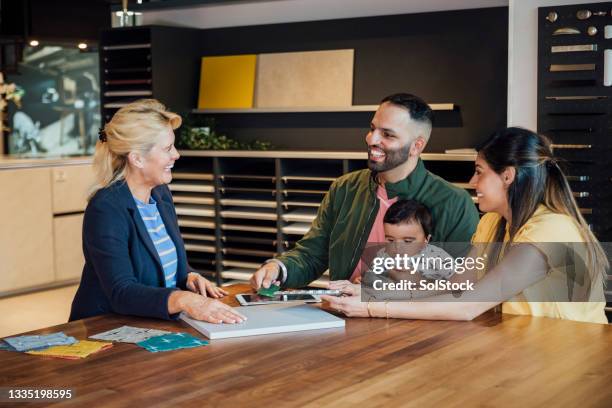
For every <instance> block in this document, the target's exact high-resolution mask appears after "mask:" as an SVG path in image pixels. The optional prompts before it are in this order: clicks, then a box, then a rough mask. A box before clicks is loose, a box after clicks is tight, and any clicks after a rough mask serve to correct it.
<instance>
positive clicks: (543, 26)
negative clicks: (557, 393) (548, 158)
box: [538, 2, 612, 314]
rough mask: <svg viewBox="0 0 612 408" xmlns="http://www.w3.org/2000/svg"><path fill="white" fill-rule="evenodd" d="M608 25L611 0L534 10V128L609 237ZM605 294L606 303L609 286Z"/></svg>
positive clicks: (611, 102)
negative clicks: (550, 146) (560, 161)
mask: <svg viewBox="0 0 612 408" xmlns="http://www.w3.org/2000/svg"><path fill="white" fill-rule="evenodd" d="M607 25H610V26H612V2H606V3H592V4H580V5H570V6H560V7H541V8H539V11H538V28H539V29H538V131H539V132H540V133H542V134H544V135H547V136H548V137H550V139H551V140H552V142H553V148H554V154H555V155H556V156H558V157H560V158H562V159H563V167H565V169H564V170H565V173H566V175H567V176H568V179H569V182H570V185H571V187H572V190H573V191H574V197H575V198H576V200H577V202H578V205H579V207H580V209H581V212H582V214H583V215H584V217H585V219H586V220H587V222H588V223H589V226H590V227H591V229H592V231H593V232H594V233H595V235H596V236H597V238H598V239H599V240H600V241H602V242H607V243H609V242H610V241H612V137H611V136H612V115H611V114H612V86H610V85H612V83H609V84H606V83H605V82H606V81H604V76H605V72H604V71H605V65H606V64H605V58H604V54H605V50H607V49H610V50H612V38H610V39H606V38H605V37H606V35H605V26H607ZM611 28H612V27H611ZM611 34H612V33H611ZM611 62H612V61H611ZM609 69H610V70H612V66H610V67H609ZM611 81H612V79H611ZM608 282H610V283H612V276H609V277H608ZM606 296H607V297H608V301H609V302H608V306H610V304H611V303H610V301H611V300H612V292H606ZM608 313H609V314H610V312H608Z"/></svg>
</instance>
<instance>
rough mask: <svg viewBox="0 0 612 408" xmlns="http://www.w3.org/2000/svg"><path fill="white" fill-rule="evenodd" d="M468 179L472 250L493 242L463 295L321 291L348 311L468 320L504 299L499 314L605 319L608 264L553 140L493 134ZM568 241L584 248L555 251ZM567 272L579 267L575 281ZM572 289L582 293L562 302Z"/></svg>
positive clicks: (346, 285) (518, 131) (514, 131)
mask: <svg viewBox="0 0 612 408" xmlns="http://www.w3.org/2000/svg"><path fill="white" fill-rule="evenodd" d="M470 184H472V185H473V186H474V188H475V189H476V193H477V195H478V205H479V207H480V210H481V211H482V212H485V213H486V214H485V215H484V216H483V217H482V219H481V220H480V223H479V224H478V227H477V229H476V233H475V234H474V236H473V238H472V241H473V243H474V244H475V247H474V248H475V250H473V253H472V254H475V253H478V251H479V248H483V246H484V248H488V247H490V248H491V250H486V252H485V253H486V254H487V255H489V256H488V263H489V265H488V271H487V273H486V275H484V277H483V278H482V279H481V280H480V281H479V282H478V283H476V284H475V285H474V290H472V291H469V292H463V294H462V295H461V296H460V299H458V298H455V297H454V296H453V295H451V294H440V295H438V296H431V297H428V298H424V299H419V300H418V301H413V302H370V303H368V302H362V301H361V297H360V287H359V286H357V285H352V284H350V282H346V281H336V282H331V283H330V285H329V286H330V288H332V289H341V290H343V291H344V292H346V293H347V294H350V295H351V296H349V297H344V298H333V297H329V296H324V297H323V298H325V300H327V301H329V303H330V305H331V307H332V308H334V309H336V310H339V311H341V312H343V313H345V314H346V315H348V316H368V315H369V316H371V317H397V318H405V319H429V320H471V319H473V318H475V317H476V316H478V315H480V314H482V313H483V312H485V311H487V310H488V309H490V308H492V307H494V306H496V305H498V304H500V303H503V306H502V310H503V312H504V313H509V314H521V315H532V316H543V317H550V318H557V319H566V320H575V321H582V322H591V323H603V324H607V323H608V321H607V319H606V315H605V311H604V307H605V298H604V292H603V287H604V283H603V282H604V277H605V275H606V271H607V270H608V268H609V267H610V265H609V263H608V259H607V256H606V253H605V252H604V250H603V248H602V246H601V245H600V243H599V242H598V241H597V239H596V238H595V236H594V235H593V233H592V232H591V231H590V229H589V227H588V225H587V223H586V222H585V220H584V218H583V217H582V215H581V214H580V210H579V208H578V205H577V204H576V200H575V199H574V197H573V194H572V191H571V189H570V186H569V184H568V182H567V179H566V177H565V175H564V174H563V172H562V171H561V168H560V167H559V164H558V162H557V159H556V158H555V157H554V156H553V154H552V150H551V146H550V141H549V140H548V139H547V138H546V137H544V136H541V135H538V134H536V133H534V132H531V131H529V130H527V129H522V128H507V129H504V130H502V131H499V132H497V133H495V134H494V135H493V136H492V137H491V138H490V139H489V140H487V141H486V142H485V143H484V145H483V146H482V147H481V148H480V149H479V150H478V157H477V158H476V171H475V174H474V176H473V177H472V180H471V181H470ZM491 244H493V245H491ZM565 248H580V249H582V250H583V251H579V252H577V253H576V254H577V255H579V256H578V257H574V258H569V260H568V259H567V258H566V257H565V254H566V253H565V252H564V251H561V250H560V249H565ZM473 256H474V255H472V257H473ZM564 271H565V272H564ZM567 271H574V272H578V271H582V272H581V273H582V274H581V273H578V274H577V275H576V279H575V282H572V280H571V279H570V278H571V276H570V274H568V272H567ZM457 277H458V275H457V274H456V275H455V276H454V277H453V278H457ZM559 277H561V278H562V279H559ZM451 280H453V279H451ZM580 282H582V283H581V284H578V283H580ZM570 283H573V285H570V286H568V285H569V284H570ZM569 288H571V289H572V290H573V291H574V292H573V293H575V291H576V290H583V291H584V293H582V294H581V295H579V296H576V297H572V299H576V298H577V299H578V301H576V300H573V301H567V299H569V298H568V297H567V296H566V295H567V294H568V293H570V292H569ZM559 299H563V300H559Z"/></svg>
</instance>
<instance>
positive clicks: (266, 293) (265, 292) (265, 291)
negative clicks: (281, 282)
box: [257, 285, 280, 297]
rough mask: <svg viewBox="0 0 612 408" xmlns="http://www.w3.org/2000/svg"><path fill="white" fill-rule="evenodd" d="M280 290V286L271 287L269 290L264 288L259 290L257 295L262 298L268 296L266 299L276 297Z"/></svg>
mask: <svg viewBox="0 0 612 408" xmlns="http://www.w3.org/2000/svg"><path fill="white" fill-rule="evenodd" d="M278 290H280V286H278V285H270V287H269V288H267V289H266V288H264V287H261V288H259V290H258V291H257V294H258V295H261V296H266V297H274V296H276V295H275V294H274V293H275V292H277V291H278Z"/></svg>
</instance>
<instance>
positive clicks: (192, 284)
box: [187, 272, 229, 299]
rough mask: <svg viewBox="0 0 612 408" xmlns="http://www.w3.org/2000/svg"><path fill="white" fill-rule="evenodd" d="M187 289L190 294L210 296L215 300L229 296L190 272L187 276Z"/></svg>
mask: <svg viewBox="0 0 612 408" xmlns="http://www.w3.org/2000/svg"><path fill="white" fill-rule="evenodd" d="M187 289H189V290H190V291H192V292H195V293H199V294H200V295H202V296H204V297H207V296H209V295H210V296H211V297H214V298H216V299H218V298H222V297H223V296H225V295H229V293H227V292H226V291H225V290H223V289H221V288H220V287H218V286H217V285H215V284H214V283H212V282H211V281H209V280H208V279H206V278H205V277H203V276H202V275H200V274H199V273H197V272H191V273H189V274H188V275H187Z"/></svg>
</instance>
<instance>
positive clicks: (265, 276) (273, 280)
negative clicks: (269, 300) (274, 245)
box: [251, 262, 280, 290]
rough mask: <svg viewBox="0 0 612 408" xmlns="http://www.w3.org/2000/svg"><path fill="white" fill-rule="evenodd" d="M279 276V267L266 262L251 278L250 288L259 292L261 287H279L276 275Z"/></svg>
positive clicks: (273, 263)
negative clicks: (273, 285)
mask: <svg viewBox="0 0 612 408" xmlns="http://www.w3.org/2000/svg"><path fill="white" fill-rule="evenodd" d="M279 274H280V266H279V265H278V264H277V263H275V262H268V263H267V264H265V265H264V266H262V267H261V268H259V269H258V270H257V272H255V273H254V274H253V276H251V287H252V288H253V289H255V290H259V289H260V288H261V287H264V288H266V289H267V288H269V287H270V285H272V284H276V285H280V281H279V280H278V275H279Z"/></svg>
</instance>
